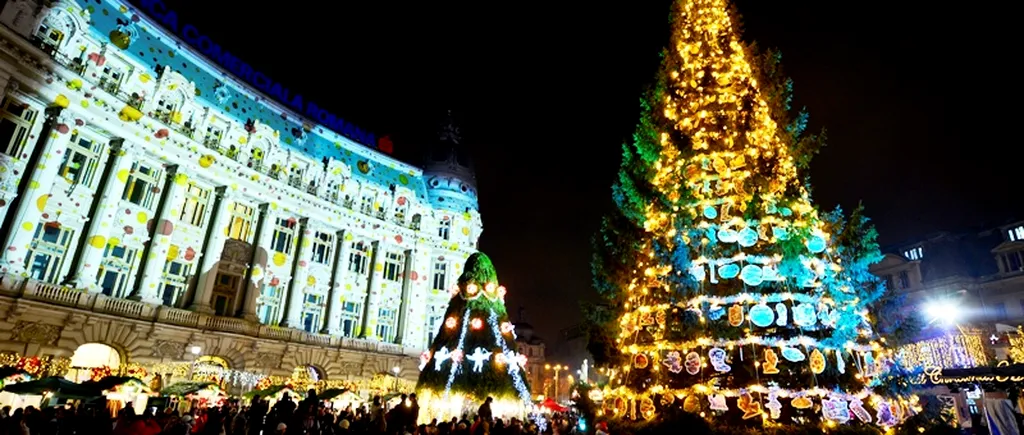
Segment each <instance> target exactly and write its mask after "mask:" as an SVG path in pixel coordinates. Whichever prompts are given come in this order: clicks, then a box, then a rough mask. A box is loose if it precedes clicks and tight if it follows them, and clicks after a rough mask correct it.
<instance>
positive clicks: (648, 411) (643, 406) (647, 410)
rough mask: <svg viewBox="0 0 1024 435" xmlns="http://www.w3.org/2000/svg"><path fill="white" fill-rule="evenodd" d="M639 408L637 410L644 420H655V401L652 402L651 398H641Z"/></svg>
mask: <svg viewBox="0 0 1024 435" xmlns="http://www.w3.org/2000/svg"><path fill="white" fill-rule="evenodd" d="M637 408H638V409H637V410H638V411H639V412H640V418H642V419H644V420H650V419H652V418H654V412H655V410H656V408H655V407H654V401H653V400H651V398H650V397H647V396H644V397H643V398H641V399H640V401H639V403H637Z"/></svg>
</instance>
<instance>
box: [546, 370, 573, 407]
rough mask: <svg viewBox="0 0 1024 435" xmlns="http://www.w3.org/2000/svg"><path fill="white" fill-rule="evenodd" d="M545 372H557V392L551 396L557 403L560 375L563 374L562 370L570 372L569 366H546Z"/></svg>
mask: <svg viewBox="0 0 1024 435" xmlns="http://www.w3.org/2000/svg"><path fill="white" fill-rule="evenodd" d="M544 370H554V371H555V391H554V392H553V393H552V394H551V395H552V396H553V397H554V398H555V401H556V402H557V401H558V374H559V373H561V372H562V370H569V366H565V365H559V364H555V365H553V366H552V365H551V364H544Z"/></svg>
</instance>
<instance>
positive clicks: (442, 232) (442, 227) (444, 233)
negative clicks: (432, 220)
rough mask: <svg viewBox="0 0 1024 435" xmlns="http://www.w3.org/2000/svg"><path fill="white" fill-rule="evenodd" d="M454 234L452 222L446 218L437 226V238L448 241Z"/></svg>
mask: <svg viewBox="0 0 1024 435" xmlns="http://www.w3.org/2000/svg"><path fill="white" fill-rule="evenodd" d="M451 234H452V220H451V219H449V218H448V216H445V217H444V219H443V220H441V223H440V224H438V226H437V237H440V238H442V239H444V240H448V239H449V237H451Z"/></svg>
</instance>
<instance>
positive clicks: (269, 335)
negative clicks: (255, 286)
mask: <svg viewBox="0 0 1024 435" xmlns="http://www.w3.org/2000/svg"><path fill="white" fill-rule="evenodd" d="M0 295H2V296H0V297H3V296H6V297H10V298H15V299H24V300H29V301H37V302H43V303H46V304H49V305H58V306H63V307H67V309H70V310H82V311H89V312H93V313H98V314H108V315H112V316H116V317H119V318H124V319H134V320H140V321H144V322H157V323H164V324H169V325H177V326H184V327H188V328H194V329H199V330H203V331H213V332H225V333H231V334H241V335H246V336H250V337H257V338H263V339H267V340H279V341H287V342H293V343H303V344H308V345H313V346H321V347H331V348H341V349H351V350H364V351H369V352H380V353H389V354H394V355H410V356H415V355H417V352H418V349H414V348H411V347H410V348H406V347H404V346H402V345H400V344H394V343H382V342H377V341H372V340H363V339H357V338H351V337H340V336H336V335H327V334H315V333H311V332H307V331H304V330H301V329H294V328H281V327H274V326H268V325H263V324H260V323H257V322H250V321H247V320H245V319H240V318H237V317H226V316H213V315H207V314H202V313H197V312H194V311H188V310H183V309H180V308H173V307H169V306H165V305H154V304H149V303H145V302H139V301H133V300H128V299H119V298H113V297H110V296H106V295H103V294H100V293H89V292H85V291H81V290H75V289H71V288H68V287H63V286H60V285H54V284H47V283H44V282H40V281H36V280H32V279H27V278H22V277H19V276H14V275H7V274H0Z"/></svg>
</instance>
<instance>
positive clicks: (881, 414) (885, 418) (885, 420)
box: [875, 400, 899, 427]
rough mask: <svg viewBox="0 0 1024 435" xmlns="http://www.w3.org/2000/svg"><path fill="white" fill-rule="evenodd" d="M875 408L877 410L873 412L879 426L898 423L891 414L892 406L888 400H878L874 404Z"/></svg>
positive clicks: (891, 425)
mask: <svg viewBox="0 0 1024 435" xmlns="http://www.w3.org/2000/svg"><path fill="white" fill-rule="evenodd" d="M875 408H876V410H877V411H876V412H875V418H876V419H878V425H879V426H882V427H893V426H896V424H897V423H899V421H898V420H896V416H895V415H893V412H892V407H891V405H889V403H888V402H886V401H884V400H880V401H878V404H877V405H875Z"/></svg>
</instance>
